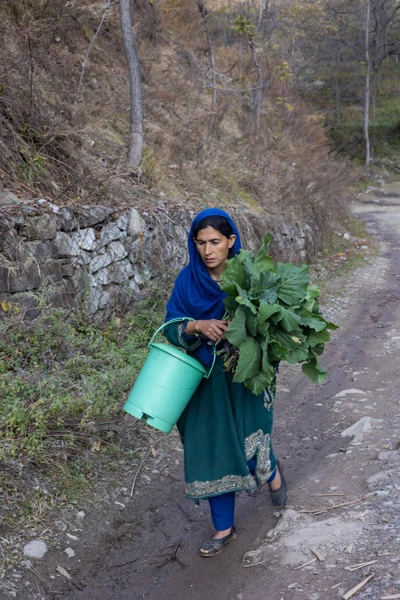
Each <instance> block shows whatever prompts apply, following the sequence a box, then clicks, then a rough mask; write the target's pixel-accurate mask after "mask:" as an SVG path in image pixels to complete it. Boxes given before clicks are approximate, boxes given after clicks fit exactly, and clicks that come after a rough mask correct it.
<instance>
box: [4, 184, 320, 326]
mask: <svg viewBox="0 0 400 600" xmlns="http://www.w3.org/2000/svg"><path fill="white" fill-rule="evenodd" d="M232 213H233V216H234V218H235V219H236V221H237V222H238V225H239V229H240V230H241V231H242V232H243V236H242V237H243V242H244V245H245V246H246V247H247V248H249V249H251V250H255V249H256V248H257V247H258V246H259V244H260V241H261V240H262V238H263V236H264V235H266V233H268V232H272V233H273V235H274V241H273V243H272V248H271V249H272V251H273V254H274V255H275V256H276V257H279V259H280V260H292V261H294V262H299V260H300V261H301V260H305V259H307V258H308V259H310V258H312V256H313V255H314V254H315V252H316V251H317V250H318V249H319V248H320V245H321V243H322V240H321V232H320V231H319V229H318V227H316V226H314V227H313V226H312V224H307V225H305V224H303V225H301V224H299V223H298V222H292V223H290V222H286V223H285V224H284V225H282V224H281V225H280V226H278V225H274V224H271V223H268V220H267V217H266V216H264V217H263V216H262V215H260V214H258V213H256V212H255V211H251V210H249V211H245V210H244V211H238V210H236V211H235V210H233V211H232ZM193 216H194V214H193V213H192V212H191V211H189V210H184V209H182V210H179V209H174V210H173V211H169V210H168V209H167V208H159V207H157V208H154V210H152V211H151V213H150V211H149V212H145V211H142V212H141V213H140V212H139V211H137V210H136V209H135V208H128V207H125V208H119V209H118V210H117V209H115V208H112V207H108V206H90V207H83V208H80V209H77V208H70V207H68V208H60V207H57V206H55V205H53V204H51V203H49V202H47V201H46V200H39V201H37V202H28V201H26V202H24V201H22V200H20V199H18V198H16V196H14V195H13V194H11V193H3V194H0V305H1V310H0V314H1V313H4V311H9V310H24V311H25V312H26V315H27V316H28V317H30V318H34V317H35V316H37V314H38V311H39V310H40V308H41V307H46V306H53V307H71V308H75V307H78V306H82V305H84V306H85V309H86V311H87V312H88V314H89V315H92V316H93V317H95V318H100V319H104V318H107V317H108V316H109V315H110V314H111V313H113V312H121V311H123V310H124V309H125V308H126V307H127V306H128V305H129V304H131V303H132V302H134V301H135V300H136V301H137V300H138V299H140V297H141V296H142V295H143V294H144V293H145V290H146V288H148V285H149V283H150V282H151V281H154V280H155V279H156V280H158V281H159V282H163V281H169V283H168V285H170V284H171V279H172V277H174V276H175V275H176V274H177V273H178V271H179V270H180V269H181V268H182V267H183V266H184V265H185V264H186V262H187V250H186V246H187V241H186V238H187V231H188V230H189V226H190V222H191V220H192V218H193Z"/></svg>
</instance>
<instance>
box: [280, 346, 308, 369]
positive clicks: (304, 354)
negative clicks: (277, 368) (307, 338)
mask: <svg viewBox="0 0 400 600" xmlns="http://www.w3.org/2000/svg"><path fill="white" fill-rule="evenodd" d="M308 358H309V354H308V348H305V347H304V346H299V347H298V348H296V350H293V352H290V353H289V354H288V355H287V356H286V358H285V360H286V362H288V363H289V364H291V365H295V364H297V363H299V362H303V361H304V360H308Z"/></svg>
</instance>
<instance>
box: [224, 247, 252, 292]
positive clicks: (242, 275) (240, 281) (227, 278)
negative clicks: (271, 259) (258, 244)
mask: <svg viewBox="0 0 400 600" xmlns="http://www.w3.org/2000/svg"><path fill="white" fill-rule="evenodd" d="M238 285H239V286H240V287H242V288H245V287H246V270H245V268H244V266H243V265H242V263H241V261H240V260H239V257H238V256H234V257H233V258H230V259H229V260H227V261H226V269H225V271H224V272H223V273H222V277H221V290H222V291H223V292H226V293H227V294H230V295H232V296H235V295H236V293H237V286H238Z"/></svg>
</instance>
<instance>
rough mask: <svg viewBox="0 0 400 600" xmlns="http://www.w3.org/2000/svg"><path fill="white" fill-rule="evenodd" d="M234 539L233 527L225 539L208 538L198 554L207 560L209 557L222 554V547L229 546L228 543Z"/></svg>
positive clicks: (234, 531) (234, 530)
mask: <svg viewBox="0 0 400 600" xmlns="http://www.w3.org/2000/svg"><path fill="white" fill-rule="evenodd" d="M235 538H236V529H235V526H234V525H233V527H232V529H231V531H230V533H228V535H226V536H225V537H223V538H219V539H215V538H210V539H209V540H207V541H205V542H204V544H203V545H202V547H201V548H200V554H201V556H204V557H206V558H208V557H209V556H215V555H216V554H219V553H220V552H222V550H223V548H224V546H226V545H227V544H229V542H233V540H234V539H235Z"/></svg>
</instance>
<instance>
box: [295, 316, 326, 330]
mask: <svg viewBox="0 0 400 600" xmlns="http://www.w3.org/2000/svg"><path fill="white" fill-rule="evenodd" d="M311 314H312V313H311ZM300 324H301V325H305V326H306V327H310V329H314V330H315V331H322V330H323V329H326V321H325V319H324V318H323V317H321V316H317V315H313V316H310V317H300Z"/></svg>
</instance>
